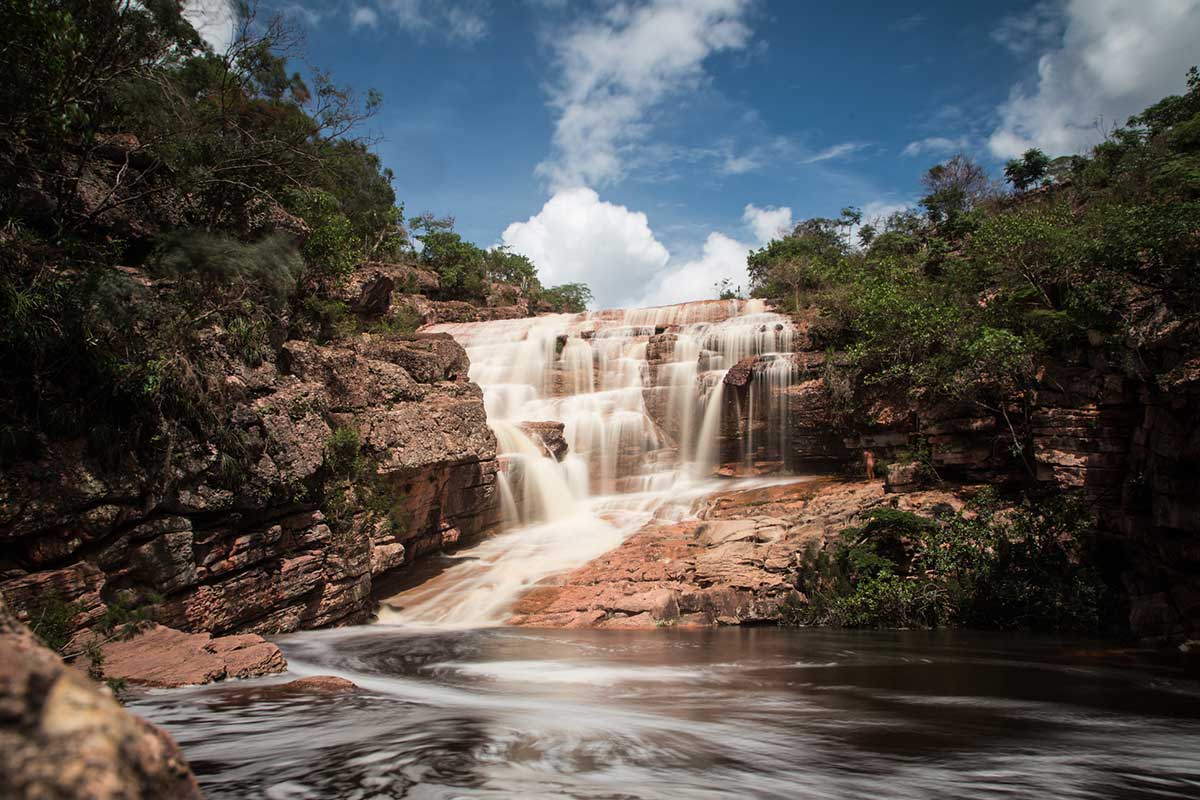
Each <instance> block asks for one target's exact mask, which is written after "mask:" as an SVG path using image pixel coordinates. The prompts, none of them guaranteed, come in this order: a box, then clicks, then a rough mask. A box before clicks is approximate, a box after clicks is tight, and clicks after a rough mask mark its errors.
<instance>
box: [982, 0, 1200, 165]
mask: <svg viewBox="0 0 1200 800" xmlns="http://www.w3.org/2000/svg"><path fill="white" fill-rule="evenodd" d="M1040 8H1041V7H1039V9H1040ZM1038 13H1041V11H1040V10H1039V11H1038ZM1061 13H1062V17H1061V30H1062V34H1061V36H1060V37H1058V38H1057V39H1056V42H1055V44H1054V45H1053V46H1051V47H1050V48H1049V49H1045V50H1044V51H1043V52H1042V55H1041V56H1040V58H1039V59H1038V62H1037V81H1036V85H1033V86H1027V85H1025V84H1018V85H1017V86H1015V87H1013V89H1012V91H1011V93H1010V94H1009V98H1008V100H1007V101H1006V102H1005V103H1004V104H1002V105H1001V106H1000V108H999V109H998V113H999V116H1000V124H999V125H998V126H997V127H996V129H995V130H994V131H993V132H992V134H991V137H990V138H989V140H988V146H989V148H990V149H991V151H992V153H993V154H994V155H996V156H998V157H1001V158H1009V157H1012V156H1016V155H1019V154H1020V153H1021V152H1023V151H1024V150H1026V149H1028V148H1030V147H1039V148H1041V149H1042V150H1045V151H1046V152H1047V153H1049V154H1050V155H1052V156H1057V155H1064V154H1069V153H1075V152H1079V151H1082V150H1086V149H1087V148H1088V147H1089V146H1091V145H1094V144H1096V143H1097V142H1098V141H1099V140H1100V139H1101V133H1100V132H1099V131H1098V130H1097V123H1102V124H1106V125H1112V124H1120V123H1123V122H1124V121H1125V119H1126V118H1127V117H1128V116H1129V115H1131V114H1135V113H1137V112H1138V111H1141V110H1142V109H1143V108H1144V107H1146V106H1147V105H1149V104H1151V103H1153V102H1154V101H1155V100H1157V99H1159V98H1160V97H1162V96H1163V95H1166V94H1170V93H1174V92H1178V91H1180V90H1181V89H1182V87H1183V81H1184V73H1185V71H1186V70H1187V68H1188V67H1189V66H1190V65H1191V64H1192V63H1193V62H1194V61H1195V59H1196V50H1195V48H1196V42H1198V41H1200V0H1142V2H1139V3H1130V2H1128V0H1069V2H1067V3H1066V5H1065V6H1064V7H1063V8H1062V12H1061ZM1006 24H1008V25H1009V27H1010V28H1011V27H1012V26H1011V23H1006ZM1031 24H1033V25H1034V30H1035V31H1036V30H1039V28H1038V27H1037V24H1036V23H1031ZM1040 24H1041V25H1042V26H1043V27H1044V25H1045V23H1044V22H1042V23H1040ZM1001 30H1004V28H1003V26H1002V29H1001ZM996 38H998V39H999V40H1001V41H1005V40H1006V39H1012V37H1011V35H1010V34H1009V33H1001V34H999V35H998V36H997V37H996Z"/></svg>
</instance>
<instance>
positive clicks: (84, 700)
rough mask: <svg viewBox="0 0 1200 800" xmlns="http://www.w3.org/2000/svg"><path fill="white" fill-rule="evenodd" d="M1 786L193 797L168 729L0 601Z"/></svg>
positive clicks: (54, 792)
mask: <svg viewBox="0 0 1200 800" xmlns="http://www.w3.org/2000/svg"><path fill="white" fill-rule="evenodd" d="M0 787H3V788H2V793H3V795H4V796H5V797H11V798H29V799H30V800H34V798H36V799H37V800H82V798H89V800H159V798H172V799H174V798H178V800H191V799H192V798H195V799H196V800H199V798H200V790H199V788H198V787H197V785H196V779H195V777H194V776H193V775H192V772H191V770H190V769H189V768H188V764H187V761H186V759H184V757H183V753H181V752H180V750H179V748H178V746H177V745H176V744H175V742H174V741H173V740H172V739H171V737H170V736H169V735H167V734H166V733H165V732H163V731H162V730H160V729H159V728H157V727H155V726H154V725H151V724H150V723H149V722H146V721H145V720H142V719H140V718H138V717H136V716H134V715H133V714H130V713H129V712H128V711H126V710H125V709H124V708H122V707H121V705H120V704H119V703H117V701H116V700H114V699H113V698H112V696H111V695H110V694H108V693H107V692H106V691H105V690H103V689H101V688H100V687H99V686H98V685H97V684H95V683H93V682H92V681H91V680H90V679H89V678H88V677H87V676H86V675H84V674H83V673H82V672H80V671H78V670H76V669H74V668H72V667H68V666H66V665H65V664H63V662H62V660H61V659H59V658H58V656H56V655H55V654H54V653H52V652H51V651H50V650H48V649H47V648H46V647H44V646H43V645H41V644H40V643H39V642H38V641H37V640H36V639H35V638H34V637H33V635H32V634H30V633H29V631H28V630H27V629H25V628H24V626H22V625H20V624H19V623H17V622H16V620H15V619H14V618H13V617H12V616H11V614H9V612H8V610H7V609H6V608H5V607H4V605H3V603H0Z"/></svg>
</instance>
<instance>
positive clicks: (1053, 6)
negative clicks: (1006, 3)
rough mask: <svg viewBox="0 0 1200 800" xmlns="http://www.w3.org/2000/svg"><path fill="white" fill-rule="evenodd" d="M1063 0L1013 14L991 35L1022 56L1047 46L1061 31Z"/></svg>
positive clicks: (999, 42)
mask: <svg viewBox="0 0 1200 800" xmlns="http://www.w3.org/2000/svg"><path fill="white" fill-rule="evenodd" d="M1062 24H1063V15H1062V2H1061V0H1055V1H1054V2H1042V3H1038V4H1037V5H1035V6H1034V7H1033V8H1031V9H1029V10H1028V11H1026V12H1024V13H1023V14H1014V15H1012V16H1010V17H1005V18H1004V19H1003V20H1001V21H1000V25H999V27H997V28H996V29H995V30H994V31H992V39H993V40H995V41H996V42H997V43H998V44H1001V45H1003V46H1004V47H1006V48H1008V49H1009V50H1011V51H1013V52H1014V53H1016V54H1017V55H1019V56H1024V55H1028V54H1029V53H1032V52H1034V51H1035V50H1038V49H1041V48H1042V47H1045V46H1048V45H1050V44H1051V43H1052V41H1053V40H1054V39H1057V38H1058V37H1059V36H1061V35H1062Z"/></svg>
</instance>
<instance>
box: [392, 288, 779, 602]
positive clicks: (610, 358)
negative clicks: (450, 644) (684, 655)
mask: <svg viewBox="0 0 1200 800" xmlns="http://www.w3.org/2000/svg"><path fill="white" fill-rule="evenodd" d="M426 330H428V331H430V332H445V333H449V334H450V335H451V336H453V337H454V338H455V340H457V341H458V342H459V343H460V344H461V345H462V346H463V347H464V348H465V349H466V351H467V355H468V356H469V357H470V360H471V368H470V377H471V379H472V380H473V381H475V382H476V383H478V384H479V385H480V387H481V388H482V389H483V395H484V407H485V409H486V411H487V415H488V424H489V425H490V426H491V427H492V430H493V431H494V432H495V434H496V440H497V443H498V452H499V460H500V464H501V468H500V472H499V475H498V489H499V494H500V502H501V507H502V512H503V515H504V520H505V525H506V526H507V528H508V531H507V532H506V533H503V534H500V535H498V536H495V537H493V538H490V539H488V540H487V541H485V542H483V543H481V544H479V545H477V546H475V547H473V548H471V549H470V550H467V551H464V552H461V553H460V556H461V560H460V561H459V562H458V563H456V564H455V565H454V566H452V567H451V568H449V569H447V570H446V571H445V572H444V573H442V574H441V575H439V576H437V577H435V578H433V579H432V580H430V581H428V582H427V583H426V584H423V585H422V586H420V587H418V588H417V589H414V590H410V591H407V592H403V593H401V594H400V595H398V596H396V597H394V598H391V599H389V600H388V601H386V603H385V605H386V606H387V607H388V608H389V609H390V610H386V609H385V611H384V612H383V613H381V620H383V621H389V622H402V623H405V624H433V625H483V624H496V623H502V622H503V621H504V619H505V618H506V615H507V610H508V608H509V607H511V603H512V602H513V600H515V599H516V597H518V596H519V595H520V594H521V593H522V592H524V591H526V590H528V589H529V588H530V587H531V586H532V585H533V584H535V583H536V582H537V581H540V580H542V579H544V578H546V577H548V576H550V575H553V574H555V573H559V572H563V571H565V570H568V569H570V568H572V567H574V566H578V565H580V564H583V563H585V562H586V561H588V560H590V559H592V558H595V557H596V556H599V555H601V554H602V553H604V552H606V551H607V550H610V549H612V548H614V547H616V546H617V545H619V544H620V542H621V541H622V540H623V539H625V538H626V537H628V536H629V535H631V534H632V533H634V532H636V531H637V530H638V529H639V528H641V527H642V526H643V525H645V524H646V523H647V522H649V521H651V520H652V519H656V518H657V519H661V520H677V519H683V518H685V517H686V516H687V515H688V514H689V513H691V509H692V506H693V505H694V504H695V501H697V500H698V499H700V498H702V497H703V496H705V495H707V494H710V493H712V492H713V491H715V490H717V489H719V488H721V486H722V485H723V484H721V483H720V481H719V480H718V479H717V478H716V473H717V471H718V469H719V468H721V466H722V465H723V464H726V463H728V464H732V465H733V466H734V467H740V466H741V465H743V464H745V465H746V471H747V474H754V467H755V462H756V460H762V459H760V458H759V457H760V456H762V457H763V458H766V459H767V460H768V461H771V462H772V463H779V464H782V463H783V462H784V461H785V460H786V459H785V458H784V453H785V449H786V447H787V438H788V430H787V429H788V409H787V402H786V400H787V388H788V386H789V385H790V384H791V383H792V382H793V381H794V379H795V370H794V368H793V366H792V362H791V359H790V358H787V357H783V354H786V353H790V351H791V347H792V339H793V329H792V324H791V322H790V320H788V319H787V318H786V317H784V316H782V315H780V314H776V313H773V312H771V311H769V310H768V309H767V308H766V306H765V305H764V304H763V302H762V301H758V300H749V301H747V300H714V301H705V302H696V303H684V304H681V305H675V306H663V307H659V308H645V309H632V310H628V311H599V312H585V313H582V314H550V315H543V316H539V317H531V318H526V319H514V320H496V321H492V322H479V323H453V324H443V325H435V326H431V327H430V328H427V329H426ZM739 362H742V364H741V366H740V367H739V369H741V370H742V373H743V374H747V371H748V373H749V375H750V378H749V382H748V385H747V384H746V383H745V382H743V383H742V384H741V385H740V386H741V387H742V388H738V389H736V392H737V394H735V388H734V387H731V386H727V381H726V376H728V375H729V374H730V371H731V370H732V369H733V368H734V367H737V366H739ZM743 395H744V396H743ZM735 401H736V402H735ZM743 402H745V403H746V407H748V408H749V412H748V413H742V414H739V416H745V417H746V424H745V430H744V431H743V432H741V433H739V432H738V429H737V424H738V420H733V419H731V418H730V417H728V415H729V414H730V413H731V411H730V410H731V409H737V408H739V404H741V403H743ZM523 422H561V423H562V425H563V436H564V438H565V439H566V441H567V445H568V454H567V456H566V457H565V458H564V459H563V461H562V462H558V461H556V460H555V459H554V458H553V456H552V455H550V454H549V453H547V452H546V449H545V448H544V447H542V446H541V444H540V443H539V442H537V441H535V440H534V439H533V438H532V437H531V436H530V435H528V434H527V433H526V432H525V431H523V430H522V429H521V427H520V424H521V423H523ZM756 424H757V425H759V426H760V427H761V428H762V432H761V433H757V434H756V433H755V432H754V428H755V425H756ZM731 432H732V433H731ZM723 473H724V474H729V473H728V472H727V471H724V470H723Z"/></svg>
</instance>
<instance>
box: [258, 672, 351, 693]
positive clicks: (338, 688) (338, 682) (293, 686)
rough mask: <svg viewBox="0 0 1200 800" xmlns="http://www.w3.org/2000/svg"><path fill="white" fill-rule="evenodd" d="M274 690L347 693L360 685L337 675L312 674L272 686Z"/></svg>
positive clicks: (283, 691) (281, 691) (284, 691)
mask: <svg viewBox="0 0 1200 800" xmlns="http://www.w3.org/2000/svg"><path fill="white" fill-rule="evenodd" d="M272 691H274V692H280V693H294V694H346V693H348V692H354V691H358V685H357V684H356V683H354V682H353V681H348V680H346V679H345V678H339V677H337V676H335V675H311V676H309V677H307V678H297V679H296V680H294V681H288V682H287V683H281V684H279V685H278V686H275V687H272Z"/></svg>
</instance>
